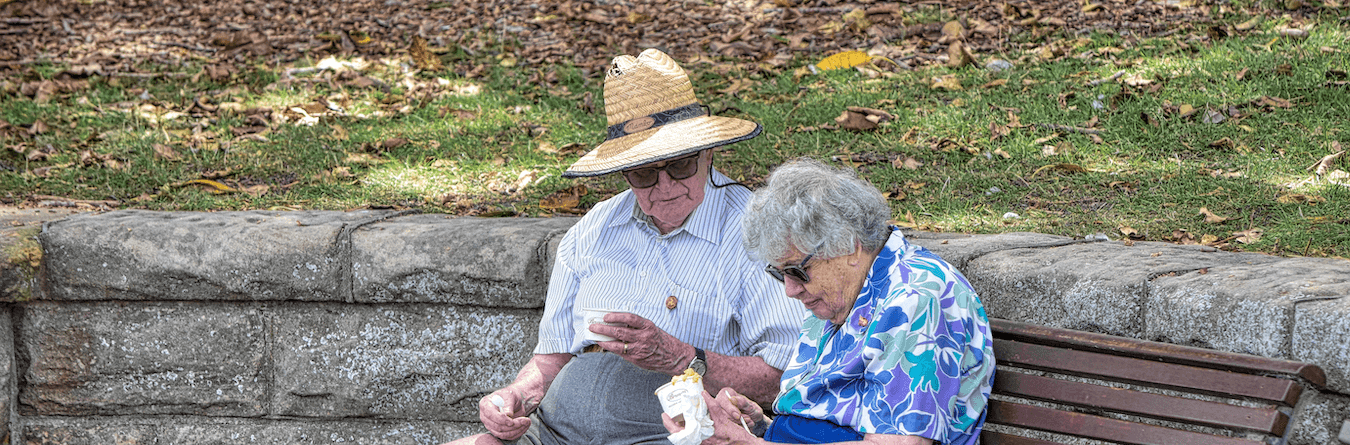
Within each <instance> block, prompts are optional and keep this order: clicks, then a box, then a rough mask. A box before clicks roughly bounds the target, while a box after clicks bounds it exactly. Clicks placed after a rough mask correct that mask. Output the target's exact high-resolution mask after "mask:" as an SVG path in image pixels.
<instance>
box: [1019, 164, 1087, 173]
mask: <svg viewBox="0 0 1350 445" xmlns="http://www.w3.org/2000/svg"><path fill="white" fill-rule="evenodd" d="M1045 170H1057V171H1062V172H1065V173H1086V172H1087V171H1088V170H1087V169H1086V168H1083V167H1081V166H1078V165H1076V164H1067V163H1065V164H1049V165H1044V166H1041V168H1038V169H1036V171H1034V172H1032V173H1031V176H1036V175H1039V174H1041V172H1042V171H1045Z"/></svg>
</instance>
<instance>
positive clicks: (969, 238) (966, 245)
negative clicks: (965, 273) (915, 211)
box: [905, 231, 1088, 270]
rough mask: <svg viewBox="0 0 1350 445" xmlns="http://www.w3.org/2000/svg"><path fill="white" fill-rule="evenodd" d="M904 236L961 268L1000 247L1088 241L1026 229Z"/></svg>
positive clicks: (1036, 246) (1047, 246)
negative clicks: (996, 232)
mask: <svg viewBox="0 0 1350 445" xmlns="http://www.w3.org/2000/svg"><path fill="white" fill-rule="evenodd" d="M905 237H906V238H908V239H909V241H910V242H912V243H914V244H918V245H920V246H923V247H924V248H926V249H928V250H931V251H933V253H936V254H937V256H939V257H941V258H942V259H943V260H945V261H947V263H949V264H951V265H953V266H956V268H957V269H960V270H965V267H966V266H967V264H969V263H970V260H972V259H975V258H979V257H981V256H984V255H987V254H989V253H993V252H998V251H1002V250H1012V249H1029V248H1050V247H1060V246H1068V245H1072V244H1083V243H1087V242H1088V241H1084V240H1081V239H1074V238H1069V237H1063V236H1058V235H1045V234H1041V233H1029V232H1013V233H1002V234H996V235H961V234H951V233H932V232H913V231H906V232H905Z"/></svg>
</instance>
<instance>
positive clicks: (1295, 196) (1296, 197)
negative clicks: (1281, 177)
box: [1275, 193, 1327, 204]
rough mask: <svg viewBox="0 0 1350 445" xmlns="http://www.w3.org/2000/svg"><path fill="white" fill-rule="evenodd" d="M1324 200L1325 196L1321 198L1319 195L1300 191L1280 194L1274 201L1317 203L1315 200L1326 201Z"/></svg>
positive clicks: (1282, 202)
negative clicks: (1305, 193)
mask: <svg viewBox="0 0 1350 445" xmlns="http://www.w3.org/2000/svg"><path fill="white" fill-rule="evenodd" d="M1326 200H1327V199H1326V198H1323V197H1321V196H1311V195H1304V194H1302V193H1289V194H1285V195H1280V197H1278V198H1275V202H1278V203H1280V204H1303V203H1317V202H1326Z"/></svg>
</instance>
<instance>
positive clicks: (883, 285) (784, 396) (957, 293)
mask: <svg viewBox="0 0 1350 445" xmlns="http://www.w3.org/2000/svg"><path fill="white" fill-rule="evenodd" d="M993 378H994V349H993V336H992V335H991V334H990V331H989V319H988V317H987V316H986V315H985V312H984V305H983V304H982V303H980V299H979V297H978V296H977V295H976V294H975V291H974V289H972V288H971V287H970V283H968V282H967V281H966V279H965V277H963V276H961V273H960V272H958V271H957V270H956V269H955V268H953V267H951V265H949V264H947V262H945V261H943V260H942V259H941V258H938V256H937V255H934V254H933V253H932V252H930V251H928V249H924V248H923V247H920V246H916V245H914V244H910V243H909V242H907V241H905V238H904V236H903V235H902V234H901V233H900V231H899V230H896V231H893V232H892V233H891V237H890V239H889V240H887V242H886V245H885V246H884V247H882V249H881V251H880V253H879V254H878V255H877V258H876V259H875V260H874V261H873V262H872V268H871V269H870V270H869V271H868V274H867V281H866V282H864V284H863V288H862V290H861V291H860V292H859V295H858V299H857V301H855V302H854V305H853V308H852V309H851V310H850V312H849V315H848V321H847V322H845V323H844V324H843V325H842V326H839V325H835V324H833V323H831V322H830V321H829V320H822V319H820V318H817V317H815V316H814V315H812V316H810V317H807V319H806V321H805V322H804V323H803V324H802V336H801V339H800V341H799V342H798V344H797V350H796V353H795V354H794V355H793V358H792V364H791V365H789V366H788V367H787V368H786V369H784V370H783V381H782V384H781V386H780V391H779V394H778V399H777V400H775V401H774V411H775V412H776V413H779V414H791V415H797V416H802V417H810V418H816V419H823V420H828V421H830V422H833V423H835V424H838V425H842V426H846V427H850V428H853V429H854V430H856V431H858V432H859V433H862V434H894V435H909V436H923V437H927V438H929V439H933V440H934V441H936V442H937V443H939V444H960V445H974V444H977V443H978V442H979V434H980V429H981V428H982V427H983V425H984V414H985V407H986V404H987V403H988V400H989V393H990V390H991V389H992V387H993Z"/></svg>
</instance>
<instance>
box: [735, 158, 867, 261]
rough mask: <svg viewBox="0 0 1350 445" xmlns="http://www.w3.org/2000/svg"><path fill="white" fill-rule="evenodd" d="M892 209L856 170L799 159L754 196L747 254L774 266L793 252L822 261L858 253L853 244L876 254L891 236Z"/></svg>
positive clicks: (749, 213) (747, 225)
mask: <svg viewBox="0 0 1350 445" xmlns="http://www.w3.org/2000/svg"><path fill="white" fill-rule="evenodd" d="M890 217H891V208H890V207H889V206H888V205H887V204H886V198H885V197H883V196H881V192H880V191H878V190H877V189H876V187H874V186H872V184H871V183H868V182H867V181H865V180H863V179H861V178H859V177H858V175H857V174H856V173H854V172H853V170H849V169H840V168H834V167H830V166H827V165H825V164H823V163H821V162H820V161H817V160H815V159H811V158H800V159H797V160H794V161H790V162H788V163H786V164H783V165H781V166H779V167H778V168H776V169H774V171H773V173H772V174H770V175H769V181H768V185H766V186H765V187H764V188H761V189H759V190H758V191H756V192H755V196H754V197H753V198H751V200H750V205H749V208H748V210H746V214H745V219H744V221H743V224H744V227H743V230H744V235H745V240H744V243H745V249H746V250H747V251H749V252H750V254H751V255H752V256H754V257H755V258H757V259H759V260H763V261H767V262H773V261H775V260H777V259H778V258H781V257H782V256H784V255H786V254H787V253H788V252H789V251H790V249H789V247H796V248H797V250H799V251H801V252H802V253H805V254H814V255H816V256H817V257H819V258H834V257H838V256H843V255H848V254H851V253H853V251H854V247H853V246H854V242H855V241H856V242H858V243H860V244H861V245H862V248H863V249H864V250H866V251H869V252H871V251H876V250H879V249H881V246H882V245H884V244H885V243H886V238H887V237H889V236H890V227H889V225H888V224H887V221H888V220H889V219H890Z"/></svg>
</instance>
